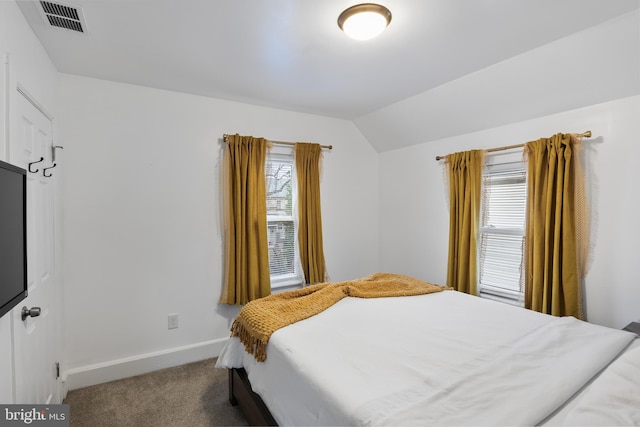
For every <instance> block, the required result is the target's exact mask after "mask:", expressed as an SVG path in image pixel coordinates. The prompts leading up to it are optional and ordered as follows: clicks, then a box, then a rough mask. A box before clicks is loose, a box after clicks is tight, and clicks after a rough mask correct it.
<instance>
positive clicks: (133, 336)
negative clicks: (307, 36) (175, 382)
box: [60, 74, 379, 388]
mask: <svg viewBox="0 0 640 427" xmlns="http://www.w3.org/2000/svg"><path fill="white" fill-rule="evenodd" d="M60 93H62V94H64V96H62V97H61V99H60V128H61V129H60V141H61V143H62V145H64V156H65V157H64V164H63V165H62V166H61V173H62V179H63V187H64V194H63V204H64V209H65V223H64V228H65V235H64V242H63V247H64V253H65V259H64V271H65V290H64V299H65V306H66V308H67V310H66V313H65V319H64V359H65V363H66V367H65V368H66V371H67V373H68V375H69V381H68V385H69V387H70V388H75V387H78V386H82V385H85V384H88V383H92V382H96V381H100V380H106V379H112V378H113V377H114V376H122V375H125V374H127V373H129V374H131V373H139V372H140V371H144V370H151V369H155V368H158V367H163V366H166V365H172V364H177V363H184V362H185V361H188V360H189V359H195V358H203V357H213V356H216V355H217V351H219V349H220V347H221V345H222V343H224V341H225V340H226V339H227V337H228V335H229V327H230V325H231V321H232V319H233V317H234V315H235V314H236V313H237V308H236V307H229V306H226V305H220V304H218V303H217V301H218V298H219V295H220V292H221V282H222V278H223V271H222V266H223V262H222V240H221V239H222V235H221V231H220V194H219V185H220V182H219V173H220V168H219V166H220V154H221V149H222V144H221V138H222V135H223V134H225V133H236V132H237V133H240V134H243V135H254V136H263V137H266V138H268V139H272V140H281V141H312V142H318V143H321V144H331V145H333V147H334V148H333V150H332V151H327V152H325V154H324V156H325V157H324V162H323V166H324V173H323V180H322V188H321V191H322V208H323V229H324V242H325V255H326V262H327V267H328V270H329V274H330V275H331V278H332V279H335V280H344V279H349V278H356V277H360V276H363V275H366V274H370V273H371V272H372V271H375V270H376V268H377V266H378V251H377V247H378V228H379V227H378V212H377V208H378V193H377V186H376V182H377V171H378V163H377V161H378V160H377V159H378V156H377V154H376V153H375V151H374V150H373V148H372V147H371V146H370V145H369V144H368V143H367V141H366V140H365V139H364V138H363V137H362V135H361V134H360V132H359V131H358V130H357V129H356V127H355V126H354V125H353V124H352V123H351V122H348V121H343V120H337V119H330V118H324V117H319V116H313V115H307V114H298V113H293V112H286V111H281V110H275V109H269V108H264V107H257V106H251V105H245V104H240V103H234V102H227V101H222V100H216V99H210V98H204V97H198V96H193V95H187V94H180V93H174V92H168V91H162V90H156V89H150V88H145V87H139V86H131V85H125V84H118V83H113V82H107V81H102V80H94V79H88V78H83V77H77V76H72V75H65V74H62V75H61V76H60ZM169 313H178V314H179V319H180V320H179V324H180V326H179V328H178V329H174V330H168V329H167V315H168V314H169Z"/></svg>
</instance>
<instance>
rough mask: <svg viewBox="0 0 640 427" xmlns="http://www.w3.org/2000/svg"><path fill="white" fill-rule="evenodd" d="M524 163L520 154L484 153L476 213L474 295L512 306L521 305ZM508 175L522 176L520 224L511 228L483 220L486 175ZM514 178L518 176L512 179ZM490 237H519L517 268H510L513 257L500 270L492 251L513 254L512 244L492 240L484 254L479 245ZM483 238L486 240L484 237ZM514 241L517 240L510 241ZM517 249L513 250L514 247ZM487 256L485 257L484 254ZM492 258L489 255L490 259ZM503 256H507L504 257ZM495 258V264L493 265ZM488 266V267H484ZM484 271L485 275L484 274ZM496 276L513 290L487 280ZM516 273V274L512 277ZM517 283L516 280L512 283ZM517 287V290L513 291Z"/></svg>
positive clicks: (524, 218)
mask: <svg viewBox="0 0 640 427" xmlns="http://www.w3.org/2000/svg"><path fill="white" fill-rule="evenodd" d="M526 174H527V171H526V164H525V163H524V160H523V159H522V153H521V152H520V153H511V154H504V153H502V155H488V156H487V159H486V163H485V168H484V169H483V173H482V177H483V179H482V185H483V188H482V194H483V197H482V199H483V200H482V203H481V213H480V221H481V223H480V232H479V238H478V265H479V268H478V294H479V296H480V297H483V298H488V299H492V300H496V301H501V302H505V303H508V304H512V305H516V306H520V307H522V306H524V262H525V260H524V244H525V227H526V197H527V194H526V192H527V182H526ZM500 175H502V176H509V177H513V178H515V179H516V180H519V179H522V182H521V184H522V186H523V192H522V193H518V194H517V197H516V200H518V201H519V202H520V203H521V206H522V211H521V214H522V221H521V223H522V226H521V227H520V226H511V227H506V226H504V227H496V226H495V225H493V224H488V223H487V212H486V209H487V206H486V204H487V201H488V200H489V197H490V196H489V192H490V191H491V189H487V188H485V185H486V182H487V179H486V178H487V177H489V176H493V177H498V176H500ZM516 177H518V178H516ZM491 236H494V237H497V236H504V237H515V236H517V237H519V238H520V245H519V246H520V247H519V250H520V252H519V253H518V254H517V255H516V256H518V255H519V265H518V271H517V272H515V271H514V268H513V257H508V258H511V259H510V260H509V261H507V262H505V265H506V264H508V263H509V262H510V263H511V268H507V267H505V269H504V270H503V265H502V263H501V262H500V260H499V259H498V258H497V256H495V254H496V252H498V251H499V250H503V251H505V254H509V255H510V254H512V253H513V250H514V249H513V246H511V245H508V244H505V246H499V245H495V240H494V241H493V244H492V246H491V248H492V250H495V252H492V254H491V255H487V252H486V249H485V248H486V247H487V246H484V247H483V245H488V244H489V240H488V239H489V238H490V237H491ZM485 239H487V240H485ZM512 243H516V244H517V242H512ZM516 250H517V249H516ZM487 256H488V257H489V258H486V257H487ZM491 257H493V258H491ZM505 259H507V258H505ZM496 261H497V263H498V264H500V265H497V264H496ZM488 269H491V270H488ZM485 273H488V274H485ZM492 275H494V276H493V277H496V275H501V276H502V275H504V276H503V277H508V278H509V280H513V281H514V283H513V289H508V288H505V287H503V286H500V285H496V283H491V280H490V277H491V276H492ZM486 276H489V279H485V277H486ZM516 276H517V277H516ZM515 282H517V283H515ZM516 289H519V290H516Z"/></svg>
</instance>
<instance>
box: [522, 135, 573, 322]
mask: <svg viewBox="0 0 640 427" xmlns="http://www.w3.org/2000/svg"><path fill="white" fill-rule="evenodd" d="M578 144H579V142H578V140H577V139H576V138H575V137H573V136H572V135H568V134H567V135H564V134H561V133H559V134H556V135H554V136H552V137H551V138H541V139H539V140H537V141H531V142H528V143H526V144H525V155H526V157H527V161H528V167H527V170H528V171H527V182H528V184H527V223H526V247H525V259H526V262H525V307H526V308H529V309H532V310H534V311H539V312H542V313H547V314H552V315H555V316H574V317H576V318H578V319H582V317H583V313H582V296H581V285H582V284H581V269H582V268H581V266H580V264H581V262H582V261H581V260H579V256H578V247H579V244H578V238H577V232H576V230H577V227H576V212H577V211H579V210H580V205H583V204H584V201H583V200H576V188H580V183H581V182H582V179H583V178H582V176H576V170H578V171H579V170H581V168H579V166H578V167H576V166H577V165H579V159H578V156H577V155H576V150H575V146H576V145H578ZM576 180H578V181H579V182H577V181H576Z"/></svg>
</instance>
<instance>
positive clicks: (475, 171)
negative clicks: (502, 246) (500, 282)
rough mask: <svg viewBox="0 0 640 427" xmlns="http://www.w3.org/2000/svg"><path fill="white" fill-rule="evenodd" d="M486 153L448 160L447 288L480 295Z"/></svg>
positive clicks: (474, 152) (468, 153)
mask: <svg viewBox="0 0 640 427" xmlns="http://www.w3.org/2000/svg"><path fill="white" fill-rule="evenodd" d="M484 155H485V151H483V150H471V151H465V152H460V153H453V154H449V155H448V156H447V160H446V161H447V169H448V175H447V176H448V179H449V262H448V267H447V286H451V287H452V288H454V289H456V290H458V291H460V292H466V293H468V294H471V295H477V294H478V277H477V271H478V270H477V259H478V257H477V241H478V231H479V217H480V200H481V198H480V195H481V190H482V166H483V163H484Z"/></svg>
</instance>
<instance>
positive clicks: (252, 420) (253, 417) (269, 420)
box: [229, 368, 278, 426]
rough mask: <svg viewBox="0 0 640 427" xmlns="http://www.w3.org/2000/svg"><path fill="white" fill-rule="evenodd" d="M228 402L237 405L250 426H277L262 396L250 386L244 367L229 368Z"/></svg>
mask: <svg viewBox="0 0 640 427" xmlns="http://www.w3.org/2000/svg"><path fill="white" fill-rule="evenodd" d="M229 403H231V405H233V406H239V407H240V410H241V411H242V413H243V414H244V416H245V417H246V418H247V422H248V423H249V425H252V426H277V425H278V423H276V420H275V419H274V418H273V415H271V412H269V408H267V405H265V404H264V401H263V400H262V398H261V397H260V396H259V395H257V394H256V393H255V392H254V391H253V389H252V388H251V383H250V382H249V377H248V376H247V371H245V370H244V368H231V369H229Z"/></svg>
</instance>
